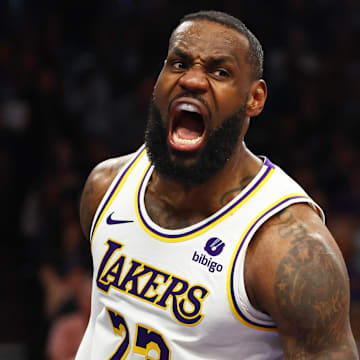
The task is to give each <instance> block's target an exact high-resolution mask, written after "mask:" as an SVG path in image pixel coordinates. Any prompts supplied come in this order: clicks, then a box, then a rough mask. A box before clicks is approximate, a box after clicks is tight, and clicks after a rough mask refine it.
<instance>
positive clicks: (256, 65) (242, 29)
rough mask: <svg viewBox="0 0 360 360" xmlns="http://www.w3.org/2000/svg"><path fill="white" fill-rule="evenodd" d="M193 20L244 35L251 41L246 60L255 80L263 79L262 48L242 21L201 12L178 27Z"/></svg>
mask: <svg viewBox="0 0 360 360" xmlns="http://www.w3.org/2000/svg"><path fill="white" fill-rule="evenodd" d="M191 20H208V21H212V22H215V23H218V24H221V25H224V26H227V27H229V28H231V29H234V30H236V31H238V32H239V33H240V34H242V35H244V36H245V37H246V38H247V39H248V41H249V52H248V54H247V57H246V60H247V62H248V64H249V65H250V67H251V73H252V76H253V78H254V79H261V77H262V75H263V63H264V52H263V49H262V46H261V44H260V42H259V40H258V39H257V38H256V36H255V35H254V34H253V33H252V32H251V31H250V30H249V29H248V28H247V27H246V26H245V24H244V23H243V22H242V21H241V20H239V19H238V18H236V17H234V16H232V15H229V14H227V13H224V12H221V11H215V10H201V11H198V12H195V13H191V14H188V15H185V16H184V17H183V18H182V19H181V20H180V22H179V24H178V26H179V25H181V24H182V23H183V22H185V21H191ZM178 26H177V27H178ZM175 30H176V29H175ZM175 30H174V31H175ZM171 38H172V35H171ZM171 38H170V39H171Z"/></svg>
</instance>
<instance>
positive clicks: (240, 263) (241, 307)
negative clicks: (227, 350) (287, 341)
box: [229, 194, 325, 331]
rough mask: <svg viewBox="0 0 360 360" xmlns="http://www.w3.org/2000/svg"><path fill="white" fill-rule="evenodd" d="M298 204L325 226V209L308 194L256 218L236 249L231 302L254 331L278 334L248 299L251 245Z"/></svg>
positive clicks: (284, 201)
mask: <svg viewBox="0 0 360 360" xmlns="http://www.w3.org/2000/svg"><path fill="white" fill-rule="evenodd" d="M296 203H308V204H309V205H310V206H311V207H312V208H313V209H314V210H315V211H316V212H317V213H318V214H319V216H320V218H321V220H322V221H323V222H325V217H324V213H323V211H322V209H321V208H320V207H319V206H318V205H317V204H316V203H315V202H314V201H313V200H312V199H311V198H309V197H308V196H307V195H306V194H304V195H298V194H296V195H289V196H287V197H285V198H282V199H280V200H278V201H277V202H275V203H273V204H272V205H271V206H270V207H269V208H267V209H265V210H264V211H263V212H261V213H260V214H259V215H258V216H256V217H255V218H254V220H253V221H252V222H251V223H250V225H249V226H248V227H247V229H246V230H245V232H244V234H243V235H242V237H241V239H240V241H239V244H240V245H239V246H238V247H237V249H236V254H235V257H234V261H233V264H232V266H231V274H230V279H229V282H230V291H229V301H230V306H231V308H232V310H233V312H234V314H235V316H236V317H237V318H238V320H239V321H240V322H242V323H243V324H244V325H246V326H249V327H251V328H255V329H257V330H263V331H271V330H272V331H274V330H276V325H275V323H274V321H273V320H272V318H271V317H270V316H269V315H267V314H265V313H263V312H261V311H259V310H257V309H255V308H254V307H253V306H252V304H251V303H250V300H249V297H248V295H247V292H246V288H245V278H244V266H245V256H246V252H247V248H248V245H249V243H250V241H251V239H252V238H253V237H254V235H255V233H256V231H257V230H258V229H259V228H260V226H261V225H263V224H264V223H265V222H266V221H267V220H268V219H270V218H271V217H272V216H274V215H275V214H276V213H278V212H280V211H281V210H283V209H285V208H286V207H288V206H290V205H293V204H296Z"/></svg>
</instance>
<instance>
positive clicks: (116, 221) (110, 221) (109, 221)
mask: <svg viewBox="0 0 360 360" xmlns="http://www.w3.org/2000/svg"><path fill="white" fill-rule="evenodd" d="M113 213H114V212H112V213H111V214H110V215H109V216H108V217H107V218H106V223H107V224H108V225H115V224H126V223H132V222H134V221H133V220H116V219H113V218H112V215H113Z"/></svg>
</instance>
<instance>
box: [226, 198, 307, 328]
mask: <svg viewBox="0 0 360 360" xmlns="http://www.w3.org/2000/svg"><path fill="white" fill-rule="evenodd" d="M294 199H306V200H309V198H308V197H306V196H300V195H299V196H291V197H288V198H286V199H284V200H283V201H281V202H279V203H278V204H276V205H274V206H273V207H272V208H270V209H269V210H268V211H266V212H265V213H264V214H262V215H261V216H260V217H259V218H258V219H257V220H256V221H255V222H254V223H253V224H252V225H251V227H250V229H249V230H248V231H247V232H246V234H245V236H244V237H243V239H242V240H241V244H240V246H239V248H238V250H237V252H236V255H235V258H234V261H233V266H232V269H231V277H230V289H231V298H232V302H233V304H234V307H235V309H236V311H237V312H238V314H239V315H240V316H241V317H242V318H243V319H244V320H246V321H247V322H248V323H250V324H252V325H255V326H260V327H262V328H266V329H276V326H274V325H263V324H259V323H256V322H254V321H252V320H250V319H249V318H247V317H246V316H245V315H244V314H243V313H242V311H241V310H240V308H239V307H238V304H237V302H236V299H235V294H234V289H233V284H234V272H235V271H234V270H235V264H236V261H237V258H238V256H239V254H240V251H241V249H242V247H243V245H244V244H245V243H246V239H247V237H248V236H249V235H250V233H251V231H252V230H253V229H254V227H255V226H256V225H257V224H258V223H259V221H261V220H262V219H263V218H264V217H266V216H267V215H268V214H269V213H271V212H273V211H274V210H275V209H277V208H278V207H280V206H282V205H283V204H285V203H287V202H288V201H290V200H294Z"/></svg>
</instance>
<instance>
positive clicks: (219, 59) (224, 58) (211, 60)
mask: <svg viewBox="0 0 360 360" xmlns="http://www.w3.org/2000/svg"><path fill="white" fill-rule="evenodd" d="M173 54H174V55H176V56H178V57H179V58H182V59H184V60H186V61H188V62H192V61H193V57H192V56H191V55H189V54H188V53H186V52H185V51H183V50H181V49H179V48H175V49H174V50H173ZM170 55H171V53H170ZM206 62H207V63H208V64H210V65H214V66H216V65H220V64H223V63H225V62H230V63H235V62H236V61H235V59H234V57H233V56H231V55H221V56H209V57H208V58H207V59H206Z"/></svg>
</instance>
